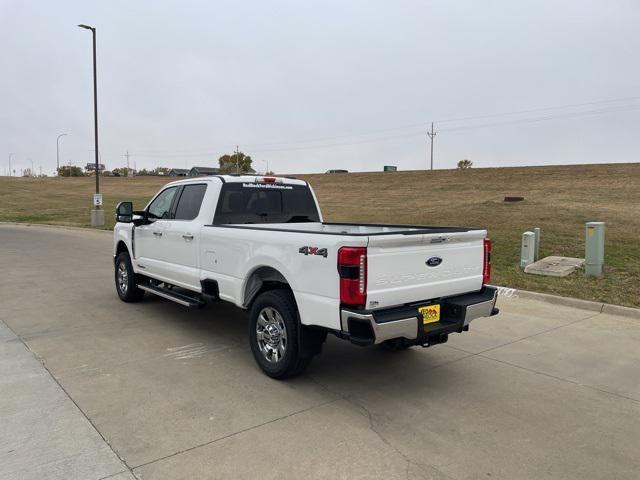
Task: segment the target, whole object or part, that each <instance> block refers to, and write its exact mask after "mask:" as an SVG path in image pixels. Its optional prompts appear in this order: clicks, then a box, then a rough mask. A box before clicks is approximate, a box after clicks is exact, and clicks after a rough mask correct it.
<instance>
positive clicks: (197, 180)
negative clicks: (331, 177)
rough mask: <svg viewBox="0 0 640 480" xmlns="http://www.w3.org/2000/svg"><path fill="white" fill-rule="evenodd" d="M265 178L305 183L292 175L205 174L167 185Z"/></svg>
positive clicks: (287, 183)
mask: <svg viewBox="0 0 640 480" xmlns="http://www.w3.org/2000/svg"><path fill="white" fill-rule="evenodd" d="M266 178H268V179H269V182H273V183H279V184H284V185H307V182H305V181H304V180H299V179H297V178H292V177H276V176H272V175H207V176H202V177H189V178H185V179H182V180H176V181H175V182H171V183H168V184H167V185H183V184H188V183H202V182H212V181H218V180H220V179H222V182H223V183H249V182H250V183H255V182H264V179H266ZM272 179H274V180H272Z"/></svg>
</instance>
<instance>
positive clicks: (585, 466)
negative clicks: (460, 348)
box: [314, 356, 640, 480]
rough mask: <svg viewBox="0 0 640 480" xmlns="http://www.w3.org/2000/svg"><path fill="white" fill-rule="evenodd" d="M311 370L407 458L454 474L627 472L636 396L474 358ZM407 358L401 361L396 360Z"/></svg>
mask: <svg viewBox="0 0 640 480" xmlns="http://www.w3.org/2000/svg"><path fill="white" fill-rule="evenodd" d="M327 363H329V364H328V365H327V364H324V365H321V366H320V367H319V368H316V369H314V377H315V378H316V379H317V380H318V381H319V382H320V383H323V384H326V385H327V386H328V388H330V389H332V390H337V391H341V392H343V393H344V394H345V395H346V396H347V398H350V399H352V401H353V402H354V403H356V404H358V405H361V406H362V407H363V408H365V409H366V410H367V411H368V412H369V414H370V415H371V418H372V419H373V425H374V428H375V430H376V432H378V434H379V435H380V436H381V437H383V438H384V439H385V441H386V442H387V443H388V444H391V445H393V446H394V447H395V448H396V449H397V450H399V451H401V452H403V454H404V455H405V456H406V457H407V458H408V459H410V461H412V462H414V463H416V464H422V465H429V466H431V468H435V469H437V470H438V471H440V472H442V473H444V474H446V475H448V476H450V477H451V478H455V479H478V478H493V479H497V478H499V479H509V480H510V479H515V478H517V479H540V478H562V479H576V480H583V479H585V478H589V479H608V478H616V479H619V478H625V479H632V478H637V472H638V471H640V456H638V454H637V453H638V448H637V445H638V444H637V440H638V438H639V435H640V404H639V403H638V402H635V401H632V400H628V399H624V398H620V397H617V396H614V395H610V394H608V393H604V392H600V391H596V390H593V389H590V388H587V387H582V386H578V385H575V384H571V383H567V382H564V381H562V380H559V379H554V378H550V377H548V376H543V375H538V374H535V373H532V372H529V371H526V370H522V369H514V368H513V367H511V366H509V365H505V364H502V363H498V362H495V361H493V360H490V359H486V358H483V357H479V356H469V357H466V358H463V359H460V360H458V361H454V362H449V363H446V364H443V365H441V366H438V367H436V368H433V369H431V370H428V371H425V372H420V371H419V370H411V369H409V368H405V370H404V371H400V370H399V371H398V373H399V375H398V376H397V378H396V379H395V380H390V379H389V378H388V377H385V378H384V379H382V380H381V381H380V382H376V384H375V385H374V382H373V381H372V378H371V377H374V376H375V375H376V374H377V371H375V370H374V371H370V373H369V376H368V377H367V378H362V377H358V376H352V375H350V374H349V373H348V372H344V371H343V370H341V369H337V368H335V367H336V365H337V364H340V359H339V358H338V357H335V356H334V357H330V358H329V361H328V362H327ZM408 365H411V364H410V363H409V362H407V363H406V364H405V367H407V366H408Z"/></svg>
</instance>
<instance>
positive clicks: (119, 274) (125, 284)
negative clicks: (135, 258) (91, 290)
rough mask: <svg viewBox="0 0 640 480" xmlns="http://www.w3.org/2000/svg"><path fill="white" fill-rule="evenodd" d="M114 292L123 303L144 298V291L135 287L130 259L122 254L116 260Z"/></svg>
mask: <svg viewBox="0 0 640 480" xmlns="http://www.w3.org/2000/svg"><path fill="white" fill-rule="evenodd" d="M115 266H116V272H115V274H116V291H117V292H118V296H119V297H120V300H122V301H123V302H138V301H140V300H142V297H143V296H144V290H140V289H139V288H138V286H137V285H136V274H135V272H134V271H133V265H132V264H131V258H130V257H129V254H128V253H127V252H122V253H120V255H118V256H117V258H116V265H115Z"/></svg>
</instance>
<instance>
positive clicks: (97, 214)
mask: <svg viewBox="0 0 640 480" xmlns="http://www.w3.org/2000/svg"><path fill="white" fill-rule="evenodd" d="M78 26H79V27H80V28H84V29H86V30H91V36H92V38H93V128H94V137H95V160H96V172H95V173H96V195H95V197H94V198H95V199H94V202H93V210H92V211H91V225H92V226H94V227H101V226H102V225H104V210H102V209H101V208H100V206H101V205H100V204H101V203H102V201H101V198H100V167H99V160H98V155H99V152H100V150H98V78H97V73H96V70H97V69H96V29H95V28H94V27H91V26H89V25H83V24H80V25H78Z"/></svg>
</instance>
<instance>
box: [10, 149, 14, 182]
mask: <svg viewBox="0 0 640 480" xmlns="http://www.w3.org/2000/svg"><path fill="white" fill-rule="evenodd" d="M14 155H15V153H10V154H9V176H10V177H12V176H13V174H12V172H11V157H13V156H14Z"/></svg>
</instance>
